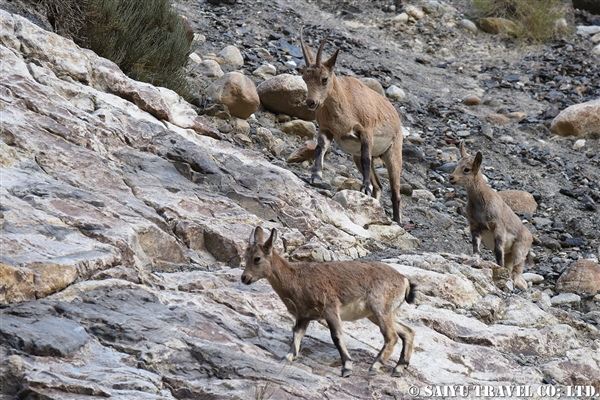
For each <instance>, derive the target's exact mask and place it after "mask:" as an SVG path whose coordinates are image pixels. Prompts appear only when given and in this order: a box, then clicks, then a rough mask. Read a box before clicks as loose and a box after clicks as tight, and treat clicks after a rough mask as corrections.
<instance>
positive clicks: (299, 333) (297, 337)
mask: <svg viewBox="0 0 600 400" xmlns="http://www.w3.org/2000/svg"><path fill="white" fill-rule="evenodd" d="M309 324H310V319H300V318H299V319H298V320H297V321H296V325H294V338H293V339H292V346H291V347H290V352H289V353H288V354H287V355H286V356H285V359H284V360H283V361H285V360H288V361H289V362H292V361H294V360H295V359H296V357H298V353H299V352H300V342H301V341H302V338H303V337H304V334H305V333H306V329H307V328H308V325H309Z"/></svg>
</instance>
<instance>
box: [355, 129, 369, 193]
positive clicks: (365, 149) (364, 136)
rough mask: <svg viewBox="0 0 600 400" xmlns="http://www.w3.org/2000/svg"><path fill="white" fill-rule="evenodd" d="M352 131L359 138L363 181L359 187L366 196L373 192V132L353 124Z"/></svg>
mask: <svg viewBox="0 0 600 400" xmlns="http://www.w3.org/2000/svg"><path fill="white" fill-rule="evenodd" d="M354 131H355V133H356V135H357V136H358V137H359V139H360V166H361V172H362V176H363V183H362V186H361V187H360V191H361V192H363V193H364V194H366V195H367V196H371V194H372V193H373V188H372V187H371V171H372V167H371V162H372V152H373V133H371V134H369V133H367V132H366V131H365V130H363V129H362V128H361V127H360V126H355V127H354Z"/></svg>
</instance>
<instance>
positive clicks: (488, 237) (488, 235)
mask: <svg viewBox="0 0 600 400" xmlns="http://www.w3.org/2000/svg"><path fill="white" fill-rule="evenodd" d="M480 234H481V241H482V242H483V245H484V246H485V247H487V248H488V249H490V250H494V247H495V245H496V241H495V240H494V234H493V233H492V231H482V232H481V233H480ZM514 242H515V235H511V234H510V233H507V234H506V239H505V242H504V252H505V253H510V252H511V250H512V246H513V243H514Z"/></svg>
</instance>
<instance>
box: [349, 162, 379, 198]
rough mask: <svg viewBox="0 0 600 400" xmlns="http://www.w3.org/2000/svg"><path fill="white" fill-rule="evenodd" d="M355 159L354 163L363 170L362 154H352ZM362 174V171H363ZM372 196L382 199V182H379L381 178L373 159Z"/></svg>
mask: <svg viewBox="0 0 600 400" xmlns="http://www.w3.org/2000/svg"><path fill="white" fill-rule="evenodd" d="M352 159H353V160H354V164H355V165H356V168H357V169H358V170H359V171H362V165H361V160H360V156H352ZM361 174H362V172H361ZM371 197H374V198H375V199H377V200H378V201H379V199H381V182H379V178H378V177H377V175H376V174H375V169H374V168H373V161H372V160H371Z"/></svg>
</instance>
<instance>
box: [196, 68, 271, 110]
mask: <svg viewBox="0 0 600 400" xmlns="http://www.w3.org/2000/svg"><path fill="white" fill-rule="evenodd" d="M206 94H207V96H209V97H211V98H212V99H213V101H214V102H215V103H219V104H225V105H226V106H227V107H228V108H229V112H230V113H231V115H233V116H235V117H238V118H242V119H246V118H248V117H249V116H250V115H252V114H253V113H254V112H255V111H256V110H257V109H258V106H259V105H260V99H259V97H258V93H257V92H256V87H255V86H254V82H252V80H251V79H250V78H248V77H247V76H245V75H244V74H241V73H239V72H229V73H227V74H225V75H223V76H222V77H221V78H219V79H217V80H216V81H215V82H213V83H212V84H211V85H210V86H209V87H208V88H207V89H206Z"/></svg>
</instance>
